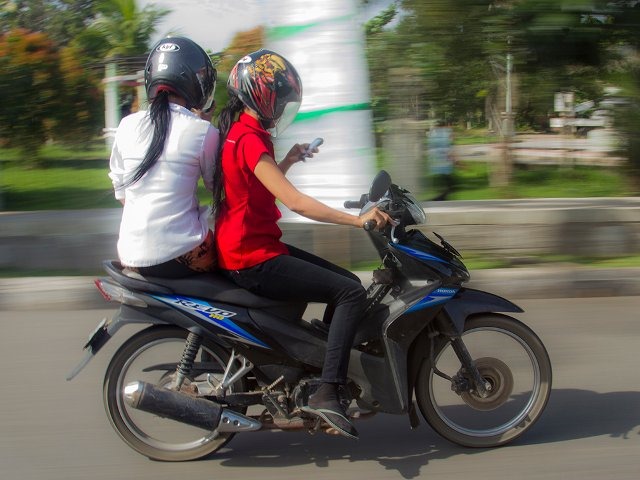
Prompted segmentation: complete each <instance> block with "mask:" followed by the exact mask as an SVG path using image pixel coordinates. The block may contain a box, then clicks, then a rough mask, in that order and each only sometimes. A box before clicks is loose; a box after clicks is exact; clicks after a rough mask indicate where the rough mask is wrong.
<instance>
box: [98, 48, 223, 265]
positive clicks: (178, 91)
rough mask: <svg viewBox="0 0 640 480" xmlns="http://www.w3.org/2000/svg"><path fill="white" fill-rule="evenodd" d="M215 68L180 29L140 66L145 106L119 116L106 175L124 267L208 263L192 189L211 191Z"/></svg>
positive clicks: (204, 227)
mask: <svg viewBox="0 0 640 480" xmlns="http://www.w3.org/2000/svg"><path fill="white" fill-rule="evenodd" d="M216 75H217V73H216V70H215V68H214V67H213V64H212V63H211V59H210V58H209V56H208V55H207V53H206V52H205V51H204V50H203V49H202V48H201V47H200V46H199V45H197V44H196V43H194V42H193V41H191V40H190V39H188V38H184V37H167V38H163V39H162V40H160V41H159V42H158V43H157V44H156V45H155V46H154V47H153V49H152V50H151V53H150V54H149V56H148V58H147V62H146V66H145V73H144V76H145V88H146V92H147V97H148V99H149V102H150V106H149V109H148V110H147V111H139V112H136V113H133V114H131V115H128V116H127V117H125V118H124V119H122V121H121V122H120V125H119V126H118V129H117V131H116V135H115V141H114V144H113V149H112V152H111V159H110V173H109V177H110V178H111V180H112V182H113V187H114V190H115V197H116V199H118V200H120V201H121V202H122V204H123V205H124V211H123V214H122V221H121V224H120V235H119V239H118V256H119V258H120V261H121V263H122V264H123V265H124V266H126V267H128V268H129V269H130V270H134V271H137V272H139V273H141V274H143V275H151V276H157V277H171V278H178V277H185V276H189V275H193V274H196V273H199V272H205V271H210V270H212V269H213V268H214V266H215V247H214V244H213V232H212V231H211V230H210V229H209V226H208V220H207V214H206V212H205V211H203V210H202V209H201V208H200V206H199V202H198V198H197V196H196V190H197V185H198V180H199V177H201V176H202V178H203V180H204V185H205V186H206V188H208V189H209V190H211V191H213V177H214V167H215V164H216V163H218V162H217V154H218V141H219V134H218V130H217V129H216V128H215V127H214V126H213V125H212V124H211V122H210V114H211V113H212V111H213V107H214V103H213V94H214V91H215V86H216Z"/></svg>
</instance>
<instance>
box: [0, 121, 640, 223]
mask: <svg viewBox="0 0 640 480" xmlns="http://www.w3.org/2000/svg"><path fill="white" fill-rule="evenodd" d="M488 140H490V139H488V137H487V136H486V135H482V134H481V133H478V134H477V135H471V134H469V135H467V136H466V137H463V138H461V139H460V141H461V142H471V143H473V142H479V141H484V142H486V141H488ZM108 159H109V152H108V151H107V150H106V148H105V146H104V143H103V141H102V140H96V141H95V142H92V143H90V144H88V145H87V146H86V147H84V148H76V149H73V148H63V147H59V146H53V145H49V146H46V147H43V149H42V150H41V151H40V152H39V159H38V162H37V164H36V165H37V166H34V164H33V163H31V164H29V163H28V162H26V161H25V160H24V159H21V157H20V153H19V152H18V151H17V150H13V149H0V208H1V209H2V210H5V211H28V210H69V209H88V208H114V207H118V206H119V203H118V202H117V201H116V200H115V199H114V197H113V191H112V187H111V181H110V179H109V177H108V176H107V173H108V169H109V160H108ZM377 161H378V163H379V164H384V152H379V155H378V159H377ZM379 166H380V165H379ZM490 168H491V167H490V165H489V164H487V163H483V162H461V163H460V164H459V165H458V166H457V168H456V171H455V191H454V193H453V194H452V195H451V196H450V197H448V199H451V200H488V199H501V198H575V197H616V196H627V195H630V194H631V193H632V189H631V186H630V183H629V181H628V178H627V177H625V175H624V173H623V172H622V170H620V169H612V168H604V167H583V166H573V167H559V166H547V165H545V166H528V167H525V166H517V168H516V169H515V171H514V176H513V183H512V185H511V186H509V187H494V186H492V185H491V182H490V178H491V170H490ZM427 183H429V184H430V185H431V186H430V187H429V188H427V191H428V193H425V194H422V199H423V200H428V199H429V198H433V197H434V196H435V195H434V192H436V194H437V192H438V188H437V187H434V186H433V180H432V179H427ZM198 195H199V198H200V200H201V202H202V203H205V204H206V203H209V200H210V195H209V193H208V192H207V191H206V190H205V189H204V187H203V186H202V185H201V186H200V189H199V192H198Z"/></svg>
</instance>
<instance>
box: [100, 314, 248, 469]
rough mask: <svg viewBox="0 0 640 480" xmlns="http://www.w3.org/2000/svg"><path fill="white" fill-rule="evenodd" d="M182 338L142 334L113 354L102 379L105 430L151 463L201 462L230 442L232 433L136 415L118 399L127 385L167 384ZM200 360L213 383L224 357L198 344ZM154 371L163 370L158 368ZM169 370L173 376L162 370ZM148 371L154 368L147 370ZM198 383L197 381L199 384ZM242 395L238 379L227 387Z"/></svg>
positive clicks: (155, 331)
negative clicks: (108, 425)
mask: <svg viewBox="0 0 640 480" xmlns="http://www.w3.org/2000/svg"><path fill="white" fill-rule="evenodd" d="M188 333H189V332H187V331H186V330H183V329H180V328H177V327H170V326H162V327H157V326H152V327H149V328H147V329H145V330H142V331H141V332H139V333H137V334H136V335H134V336H133V337H131V338H130V339H128V340H127V341H126V342H125V343H124V344H123V345H122V346H121V347H120V348H119V349H118V351H117V352H116V353H115V354H114V356H113V358H112V359H111V362H110V364H109V367H108V368H107V371H106V373H105V378H104V384H103V397H104V405H105V410H106V413H107V417H108V418H109V421H110V422H111V425H112V426H113V427H114V428H115V430H116V432H118V434H119V435H120V437H121V438H122V439H123V440H124V441H125V442H126V443H127V444H128V445H129V446H130V447H131V448H133V449H134V450H136V451H137V452H139V453H141V454H142V455H145V456H146V457H149V458H150V459H153V460H162V461H172V462H179V461H189V460H195V459H198V458H202V457H205V456H207V455H210V454H212V453H214V452H216V451H217V450H219V449H221V448H222V447H224V445H226V444H227V442H229V441H230V440H231V438H233V436H234V434H233V433H218V432H217V431H216V430H214V431H207V430H203V429H201V428H198V427H194V426H191V425H186V424H183V423H179V422H176V421H173V420H170V419H166V418H161V417H159V416H156V415H153V414H150V413H147V412H144V411H141V410H137V409H135V408H133V407H131V406H129V405H128V404H127V403H126V401H125V399H124V396H123V394H124V387H125V386H126V385H127V384H128V383H130V382H134V381H145V382H148V383H152V384H154V385H162V386H166V385H169V384H171V380H172V376H173V373H174V371H175V365H176V363H177V362H178V361H179V360H180V358H181V355H182V351H183V349H184V346H185V340H186V338H187V335H188ZM205 357H206V361H207V363H209V362H211V363H213V364H214V365H215V367H214V368H212V372H211V375H212V377H213V378H215V379H216V380H219V379H220V377H221V375H222V372H224V369H225V366H226V364H227V361H228V359H229V353H228V352H227V351H225V350H224V349H223V348H221V347H220V346H218V345H216V344H215V343H213V342H210V341H207V340H204V341H203V342H202V345H201V347H200V350H199V351H198V353H197V356H196V359H203V358H205ZM196 361H197V360H196ZM159 365H160V366H162V365H166V367H163V368H158V367H157V366H159ZM172 365H173V366H174V370H173V371H171V370H168V369H169V368H170V366H172ZM152 366H156V368H154V369H152V370H149V367H152ZM201 377H202V376H201ZM201 377H198V378H197V380H202V378H201ZM193 380H196V379H194V378H191V379H187V381H185V384H184V385H185V386H188V384H189V383H190V382H191V381H193ZM242 390H244V383H243V381H242V379H241V380H238V381H236V382H235V383H234V384H233V385H232V391H242ZM242 413H244V412H242Z"/></svg>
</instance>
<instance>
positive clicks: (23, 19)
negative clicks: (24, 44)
mask: <svg viewBox="0 0 640 480" xmlns="http://www.w3.org/2000/svg"><path fill="white" fill-rule="evenodd" d="M96 3H97V0H0V25H1V27H0V29H1V31H2V33H6V32H7V31H9V30H11V29H15V28H24V29H27V30H30V31H33V32H44V33H46V34H47V35H48V36H49V38H50V39H51V40H52V41H53V42H54V43H55V44H57V45H59V46H64V45H67V44H68V43H69V42H70V41H71V40H72V39H73V38H75V37H76V36H77V35H78V34H80V33H81V32H82V31H83V30H84V29H86V27H87V24H88V22H89V21H90V19H91V18H93V16H94V15H95V13H96V11H95V5H96Z"/></svg>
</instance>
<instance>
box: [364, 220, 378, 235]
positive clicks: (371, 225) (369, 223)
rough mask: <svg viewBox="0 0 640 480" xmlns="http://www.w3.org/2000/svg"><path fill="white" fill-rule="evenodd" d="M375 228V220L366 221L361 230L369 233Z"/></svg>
mask: <svg viewBox="0 0 640 480" xmlns="http://www.w3.org/2000/svg"><path fill="white" fill-rule="evenodd" d="M377 226H378V222H376V221H375V220H367V221H366V222H364V225H363V226H362V228H364V229H365V230H366V231H367V232H370V231H372V230H375V229H376V227H377Z"/></svg>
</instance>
